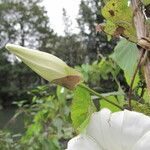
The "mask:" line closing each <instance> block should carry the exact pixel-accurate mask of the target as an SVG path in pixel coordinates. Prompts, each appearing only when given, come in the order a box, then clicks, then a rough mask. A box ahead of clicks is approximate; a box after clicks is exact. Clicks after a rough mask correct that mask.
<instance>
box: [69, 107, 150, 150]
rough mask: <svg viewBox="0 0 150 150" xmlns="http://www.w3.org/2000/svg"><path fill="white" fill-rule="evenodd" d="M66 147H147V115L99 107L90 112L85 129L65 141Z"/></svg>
mask: <svg viewBox="0 0 150 150" xmlns="http://www.w3.org/2000/svg"><path fill="white" fill-rule="evenodd" d="M67 150H150V117H148V116H145V115H144V114H142V113H138V112H133V111H128V110H124V111H121V112H116V113H111V111H110V110H108V109H102V110H101V111H99V112H96V113H94V114H93V115H92V117H91V120H90V123H89V125H88V126H87V128H86V131H85V133H83V134H80V135H78V136H77V137H75V138H73V139H71V140H70V141H69V143H68V148H67Z"/></svg>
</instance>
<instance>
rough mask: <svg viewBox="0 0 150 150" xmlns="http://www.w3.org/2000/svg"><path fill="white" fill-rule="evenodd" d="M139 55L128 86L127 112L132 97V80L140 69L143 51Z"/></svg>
mask: <svg viewBox="0 0 150 150" xmlns="http://www.w3.org/2000/svg"><path fill="white" fill-rule="evenodd" d="M141 50H142V51H141V55H140V58H139V61H138V64H137V67H136V69H135V71H134V74H133V76H132V79H131V84H130V89H129V93H128V107H129V110H131V109H132V108H131V95H132V87H133V84H134V80H135V77H136V74H137V72H138V70H139V68H140V64H141V61H142V58H143V56H144V53H145V50H144V49H141Z"/></svg>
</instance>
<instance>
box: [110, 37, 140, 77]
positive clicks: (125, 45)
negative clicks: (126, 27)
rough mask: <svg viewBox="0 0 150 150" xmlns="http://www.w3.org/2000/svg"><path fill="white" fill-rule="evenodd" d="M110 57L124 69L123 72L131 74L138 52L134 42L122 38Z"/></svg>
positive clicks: (135, 64)
mask: <svg viewBox="0 0 150 150" xmlns="http://www.w3.org/2000/svg"><path fill="white" fill-rule="evenodd" d="M110 57H111V58H112V59H113V60H114V61H115V62H116V63H117V64H118V65H119V66H120V68H121V69H123V70H124V72H127V73H128V74H129V75H130V76H132V75H133V73H134V71H135V68H136V66H137V62H138V58H139V52H138V48H137V46H136V44H134V43H132V42H130V41H127V40H126V39H122V40H121V41H120V42H119V43H118V44H117V46H116V47H115V49H114V53H113V54H112V55H111V56H110Z"/></svg>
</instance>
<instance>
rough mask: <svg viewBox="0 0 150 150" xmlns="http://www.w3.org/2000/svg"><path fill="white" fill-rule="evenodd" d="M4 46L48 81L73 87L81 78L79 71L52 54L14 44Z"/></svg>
mask: <svg viewBox="0 0 150 150" xmlns="http://www.w3.org/2000/svg"><path fill="white" fill-rule="evenodd" d="M6 48H7V49H8V50H9V51H10V52H11V53H13V54H15V55H16V56H17V57H19V58H20V59H21V60H22V61H23V62H24V63H25V64H26V65H27V66H29V67H30V68H31V69H32V70H33V71H35V72H36V73H37V74H39V75H40V76H41V77H43V78H44V79H46V80H48V81H52V82H54V83H56V84H60V85H62V86H65V87H67V88H69V89H73V88H74V87H75V86H76V85H77V84H78V83H79V82H80V81H81V80H82V76H81V74H80V73H79V72H77V71H76V70H75V69H73V68H71V67H69V66H68V65H67V64H66V63H65V62H63V61H62V60H61V59H59V58H57V57H56V56H54V55H51V54H48V53H45V52H42V51H38V50H32V49H28V48H25V47H22V46H18V45H14V44H7V45H6Z"/></svg>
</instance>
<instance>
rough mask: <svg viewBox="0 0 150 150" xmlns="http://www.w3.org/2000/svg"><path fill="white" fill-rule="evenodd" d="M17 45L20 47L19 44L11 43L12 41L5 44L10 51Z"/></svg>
mask: <svg viewBox="0 0 150 150" xmlns="http://www.w3.org/2000/svg"><path fill="white" fill-rule="evenodd" d="M17 47H18V46H17V45H14V44H10V43H8V44H6V45H5V48H6V49H7V50H9V51H12V50H14V49H16V48H17Z"/></svg>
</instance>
